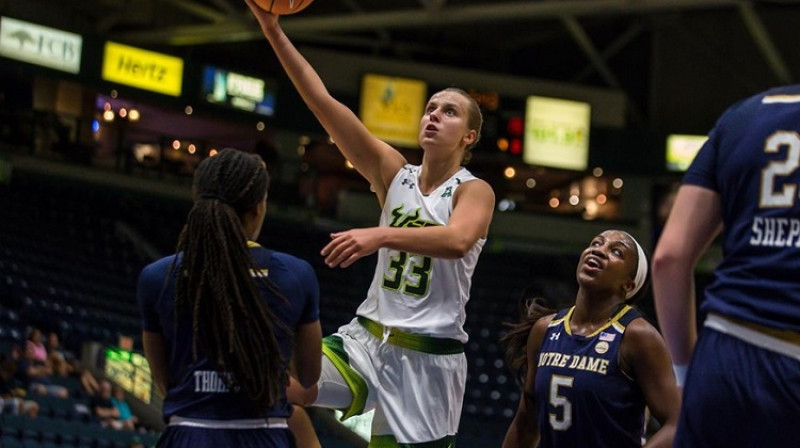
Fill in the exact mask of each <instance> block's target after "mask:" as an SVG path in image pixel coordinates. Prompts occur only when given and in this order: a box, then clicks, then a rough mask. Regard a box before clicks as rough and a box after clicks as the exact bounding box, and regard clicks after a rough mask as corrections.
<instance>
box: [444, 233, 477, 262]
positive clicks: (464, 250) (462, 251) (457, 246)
mask: <svg viewBox="0 0 800 448" xmlns="http://www.w3.org/2000/svg"><path fill="white" fill-rule="evenodd" d="M474 244H475V242H474V241H471V240H470V239H469V238H465V237H463V236H456V237H454V238H453V239H452V240H451V241H450V244H448V245H447V248H446V249H445V254H444V255H443V258H463V257H465V256H466V255H467V254H468V253H469V250H470V249H471V248H472V246H473V245H474Z"/></svg>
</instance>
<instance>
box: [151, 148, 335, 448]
mask: <svg viewBox="0 0 800 448" xmlns="http://www.w3.org/2000/svg"><path fill="white" fill-rule="evenodd" d="M268 186H269V176H268V174H267V170H266V166H265V165H264V162H263V161H262V160H261V159H260V158H259V157H258V156H256V155H252V154H247V153H244V152H241V151H237V150H235V149H231V148H226V149H223V150H221V151H220V152H219V153H218V154H217V155H215V156H213V157H209V158H206V159H205V160H203V161H202V162H201V163H200V165H199V166H198V167H197V170H196V171H195V174H194V184H193V194H194V205H193V207H192V209H191V211H190V212H189V215H188V218H187V221H186V224H185V226H184V228H183V230H182V232H181V235H180V237H179V240H178V250H177V254H175V255H171V256H169V257H166V258H163V259H161V260H158V261H156V262H154V263H152V264H150V265H148V266H146V267H145V268H144V269H143V270H142V273H141V275H140V277H139V283H138V291H137V295H138V301H139V306H140V309H141V312H142V317H143V322H142V324H143V332H142V339H143V342H144V350H145V355H146V356H147V360H148V361H149V363H150V370H151V372H152V376H153V382H154V384H155V385H156V387H157V388H158V389H159V390H160V391H161V392H162V393H163V394H165V398H164V409H163V415H164V418H165V420H166V422H167V424H168V426H167V429H166V431H165V432H164V433H163V435H162V436H161V440H160V441H159V446H160V447H186V448H197V445H196V443H193V441H195V440H199V441H202V443H203V444H204V446H209V447H210V446H261V447H275V448H287V447H290V446H293V443H294V442H293V440H292V434H291V433H290V430H289V426H288V422H287V418H288V417H289V416H290V414H291V411H292V406H291V404H290V403H289V402H288V400H287V399H286V387H287V383H288V379H287V376H288V375H287V370H289V369H290V368H291V369H292V374H293V375H294V376H295V377H296V378H297V379H298V380H299V381H300V382H301V383H302V384H303V385H306V386H309V385H311V384H314V383H315V382H316V381H317V379H318V378H319V372H320V357H321V343H320V338H321V334H322V329H321V327H320V323H319V285H318V282H317V277H316V274H315V273H314V270H313V268H312V267H311V265H310V264H308V263H307V262H305V261H303V260H300V259H298V258H296V257H294V256H291V255H288V254H285V253H281V252H276V251H273V250H270V249H267V248H265V247H262V246H260V245H259V244H258V243H256V242H255V241H256V239H257V238H258V235H259V233H260V232H261V227H262V225H263V222H264V217H265V214H266V211H267V189H268Z"/></svg>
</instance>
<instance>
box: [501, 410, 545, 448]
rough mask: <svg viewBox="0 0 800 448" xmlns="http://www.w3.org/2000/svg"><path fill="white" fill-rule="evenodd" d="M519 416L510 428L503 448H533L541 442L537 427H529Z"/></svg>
mask: <svg viewBox="0 0 800 448" xmlns="http://www.w3.org/2000/svg"><path fill="white" fill-rule="evenodd" d="M522 420H525V419H521V418H520V416H519V415H517V416H516V417H515V418H514V420H513V421H512V422H511V426H510V427H509V428H508V432H507V433H506V437H505V439H504V440H503V447H502V448H533V447H534V446H535V445H536V443H537V442H538V441H539V437H538V431H537V430H536V427H535V425H534V426H531V427H528V426H527V425H526V424H524V423H523V422H522Z"/></svg>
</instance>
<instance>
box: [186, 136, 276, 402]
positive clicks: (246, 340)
mask: <svg viewBox="0 0 800 448" xmlns="http://www.w3.org/2000/svg"><path fill="white" fill-rule="evenodd" d="M268 186H269V175H268V174H267V170H266V166H265V165H264V162H263V161H262V160H261V159H260V158H259V157H258V156H256V155H252V154H247V153H244V152H241V151H238V150H235V149H232V148H226V149H223V150H221V151H220V152H219V153H218V154H217V155H215V156H213V157H209V158H207V159H205V160H203V161H202V162H201V163H200V164H199V165H198V167H197V170H196V171H195V174H194V183H193V194H194V198H195V202H194V205H193V207H192V209H191V210H190V211H189V215H188V218H187V220H186V224H185V225H184V227H183V230H182V231H181V234H180V237H179V238H178V248H177V251H178V253H181V252H182V253H183V255H182V261H181V267H180V271H179V272H180V274H179V275H178V276H177V285H176V292H175V308H176V318H177V316H179V315H182V316H189V315H190V316H191V322H192V339H193V345H192V353H193V355H194V357H195V359H196V358H197V349H198V343H199V345H200V346H201V347H202V349H203V352H204V353H205V355H206V357H207V358H208V360H209V361H210V362H211V364H212V366H214V368H215V369H216V370H217V371H218V372H220V373H221V375H220V377H221V378H222V379H223V381H225V382H226V385H227V386H229V388H230V389H231V390H232V391H235V392H238V393H243V394H244V395H245V396H246V397H248V398H249V399H250V401H251V402H252V403H253V405H254V409H256V410H257V411H263V412H266V410H267V409H268V408H269V407H271V406H272V405H274V404H275V403H276V402H277V401H278V400H279V399H280V398H281V397H282V396H283V392H284V390H285V386H286V380H287V378H286V373H285V368H286V366H285V360H284V359H283V356H282V355H281V351H280V348H279V346H278V342H277V339H276V337H275V330H276V320H275V318H274V316H273V314H272V312H271V310H270V309H269V307H268V306H267V303H266V302H265V301H264V300H263V299H262V297H261V293H260V291H259V287H258V286H259V285H258V284H257V282H259V283H263V285H264V286H265V287H266V288H267V289H268V290H269V291H270V292H272V293H273V294H275V295H276V296H278V297H280V298H283V299H284V300H285V298H284V296H283V295H282V294H281V293H280V291H278V288H277V286H276V285H275V284H274V283H272V282H271V281H270V280H269V279H268V278H266V277H265V276H255V278H254V275H253V274H252V273H253V272H257V271H255V270H254V269H256V267H255V265H254V262H253V259H252V257H251V255H250V249H249V248H248V235H246V234H245V230H244V227H243V226H242V219H241V217H242V216H243V215H244V214H245V213H246V212H248V211H250V210H252V209H253V208H254V207H256V206H257V205H258V204H259V203H261V202H262V201H264V200H265V198H266V195H267V189H268Z"/></svg>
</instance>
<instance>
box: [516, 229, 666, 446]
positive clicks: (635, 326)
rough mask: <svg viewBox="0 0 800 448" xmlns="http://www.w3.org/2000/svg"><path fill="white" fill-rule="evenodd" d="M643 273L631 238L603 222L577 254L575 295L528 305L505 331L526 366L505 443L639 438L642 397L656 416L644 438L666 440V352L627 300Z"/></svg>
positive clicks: (653, 442) (635, 442)
mask: <svg viewBox="0 0 800 448" xmlns="http://www.w3.org/2000/svg"><path fill="white" fill-rule="evenodd" d="M646 278H647V258H646V257H645V254H644V251H643V250H642V248H641V246H639V243H637V242H636V240H635V239H634V238H633V237H632V236H631V235H630V234H628V233H626V232H623V231H619V230H607V231H605V232H602V233H601V234H599V235H597V236H596V237H595V238H594V239H593V240H592V241H591V243H590V244H589V247H587V248H586V249H585V250H584V251H583V253H582V254H581V258H580V263H579V264H578V269H577V280H578V286H579V287H578V295H577V297H576V299H575V305H574V306H572V307H571V308H567V309H564V310H561V311H559V312H557V313H555V314H553V313H552V312H550V310H547V309H545V308H542V307H540V306H537V305H534V306H532V307H531V308H530V309H529V313H528V315H527V316H524V317H523V320H522V321H521V322H520V323H519V324H518V325H516V326H515V327H513V328H512V329H511V330H510V331H509V333H508V334H507V335H506V336H505V337H504V338H503V342H504V344H505V345H506V347H507V358H508V365H509V366H511V368H512V370H515V371H517V372H518V373H520V374H521V375H522V376H524V386H523V396H522V399H520V402H519V408H518V410H517V414H516V416H515V417H514V420H513V421H512V423H511V427H510V428H509V430H508V433H507V434H506V438H505V441H504V443H503V448H521V447H525V448H530V447H533V446H538V447H540V448H572V447H593V448H626V447H627V448H639V447H641V446H642V436H643V433H644V428H645V407H647V408H648V409H649V410H650V412H651V413H652V415H653V416H654V417H655V418H656V419H657V420H658V421H659V422H660V423H661V428H660V429H659V430H658V431H657V432H656V433H655V434H653V436H652V437H650V438H649V440H647V443H646V444H645V446H646V447H670V446H672V440H673V436H674V434H675V426H676V424H677V420H678V411H679V406H680V394H679V390H678V387H677V385H676V384H675V379H674V377H673V376H672V371H671V368H670V366H671V361H670V358H669V354H668V353H667V348H666V345H665V344H664V341H663V340H662V339H661V336H660V335H659V333H658V331H656V329H655V328H654V327H653V326H652V325H650V324H649V323H648V322H647V321H646V320H645V319H644V318H643V317H642V316H641V315H640V314H639V313H638V312H637V311H636V310H635V309H633V308H632V307H631V306H630V302H631V301H632V300H633V297H634V296H635V295H636V294H637V293H638V292H639V290H640V289H641V288H642V285H643V284H644V283H645V280H646ZM520 349H521V350H520ZM537 443H538V445H537Z"/></svg>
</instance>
